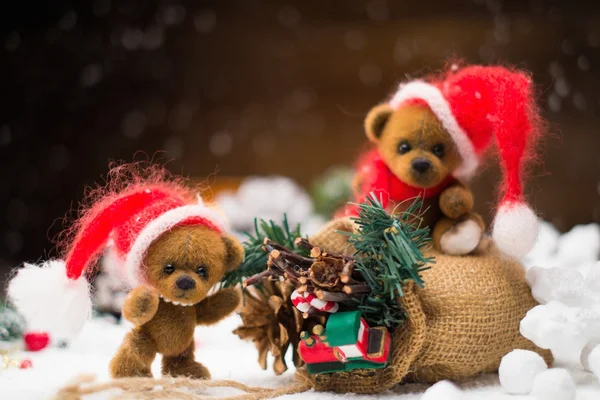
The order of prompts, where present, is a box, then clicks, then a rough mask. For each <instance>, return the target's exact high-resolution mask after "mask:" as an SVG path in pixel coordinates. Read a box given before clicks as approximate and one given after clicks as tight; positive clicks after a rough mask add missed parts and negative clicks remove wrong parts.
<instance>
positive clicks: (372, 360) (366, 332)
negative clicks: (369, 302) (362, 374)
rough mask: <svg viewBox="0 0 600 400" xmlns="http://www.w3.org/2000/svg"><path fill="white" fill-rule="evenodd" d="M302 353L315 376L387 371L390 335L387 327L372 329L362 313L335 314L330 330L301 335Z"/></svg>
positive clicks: (332, 316)
mask: <svg viewBox="0 0 600 400" xmlns="http://www.w3.org/2000/svg"><path fill="white" fill-rule="evenodd" d="M300 338H301V339H302V340H301V342H300V345H299V347H298V350H299V352H300V356H301V357H302V359H303V360H304V362H305V363H306V368H307V369H308V372H310V373H311V374H323V373H331V372H341V371H350V370H353V369H357V368H370V369H374V368H383V367H385V366H386V365H387V362H388V359H389V355H390V342H391V339H390V334H389V332H388V331H387V329H386V328H385V327H383V326H378V327H374V328H371V327H369V325H368V324H367V322H366V321H365V320H364V318H362V315H361V313H360V311H346V312H338V313H335V314H331V315H330V316H329V318H328V320H327V324H326V327H325V328H324V327H323V326H322V325H317V326H315V328H314V329H313V334H312V335H311V334H310V333H309V332H307V331H303V332H302V333H301V334H300Z"/></svg>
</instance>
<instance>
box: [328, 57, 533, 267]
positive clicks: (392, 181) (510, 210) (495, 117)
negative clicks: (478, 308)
mask: <svg viewBox="0 0 600 400" xmlns="http://www.w3.org/2000/svg"><path fill="white" fill-rule="evenodd" d="M531 86H532V83H531V79H530V78H529V76H528V75H526V74H524V73H522V72H519V71H515V70H510V69H507V68H504V67H483V66H469V67H464V68H458V67H456V66H453V67H452V68H450V69H449V71H448V72H447V73H445V74H444V75H442V76H441V77H433V78H432V79H430V80H429V81H423V80H414V81H411V82H408V83H405V84H401V85H400V88H399V89H398V91H397V92H396V93H395V94H394V95H393V96H392V99H391V100H390V101H389V102H388V103H386V104H381V105H378V106H376V107H374V108H373V109H372V110H371V111H370V112H369V113H368V115H367V118H366V120H365V130H366V135H367V137H368V139H369V140H370V141H371V143H373V144H374V148H373V149H371V150H369V151H368V152H366V153H365V154H364V155H363V156H362V157H361V158H360V160H359V162H358V165H357V172H356V177H355V188H356V196H355V201H356V202H357V203H361V202H363V201H365V198H366V196H368V195H369V193H371V192H375V194H376V195H378V196H379V197H381V199H382V201H383V203H384V206H386V207H387V209H388V210H390V211H391V210H392V209H394V208H395V207H398V208H397V210H402V209H404V208H406V207H407V206H408V205H409V204H410V201H406V200H410V199H412V198H414V197H416V196H421V197H422V198H423V199H424V210H426V212H425V216H424V221H423V222H424V223H425V224H427V225H429V226H430V227H431V228H432V236H433V244H434V247H436V248H437V249H438V250H441V251H442V252H444V253H446V254H450V255H465V254H469V253H471V252H472V251H474V250H475V249H476V248H477V247H478V245H479V243H480V240H481V238H482V235H483V233H484V231H485V226H484V222H483V219H482V218H481V216H480V215H478V214H477V213H475V212H473V194H472V193H471V191H470V190H469V188H468V187H467V186H466V182H468V181H469V180H470V179H471V177H472V176H473V175H474V174H475V173H476V172H477V169H478V167H479V165H480V163H481V162H482V160H483V157H484V154H485V152H486V150H487V149H488V147H490V143H491V139H492V137H494V136H495V139H496V145H497V148H498V152H499V158H500V164H501V167H502V170H503V175H504V182H503V184H502V187H501V189H502V191H503V192H504V194H503V198H502V200H501V201H500V204H499V207H498V210H497V214H496V218H495V221H494V229H493V239H494V241H495V243H496V245H497V246H498V247H499V248H500V250H501V251H503V252H504V253H506V254H508V255H512V256H515V257H521V256H523V255H525V254H526V253H527V252H528V251H529V250H530V249H531V248H532V247H533V245H534V243H535V240H536V238H537V233H538V219H537V216H536V215H535V214H534V212H533V211H532V210H531V209H530V208H529V207H528V206H527V204H526V203H525V200H524V198H523V194H522V175H523V168H524V164H525V162H526V161H528V160H530V159H532V158H533V152H532V151H531V149H532V148H533V146H534V145H535V142H536V139H537V137H538V136H539V133H540V126H541V124H540V117H539V115H538V114H537V111H536V108H535V104H534V101H533V95H532V87H531ZM403 202H404V203H403ZM356 213H357V207H356V206H355V205H354V206H352V205H351V206H348V207H346V208H345V209H344V210H343V211H342V213H341V215H345V216H352V215H355V214H356ZM338 215H339V214H338Z"/></svg>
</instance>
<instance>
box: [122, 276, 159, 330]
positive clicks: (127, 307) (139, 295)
mask: <svg viewBox="0 0 600 400" xmlns="http://www.w3.org/2000/svg"><path fill="white" fill-rule="evenodd" d="M159 300H160V299H159V296H158V293H157V292H156V290H154V289H152V288H150V287H148V286H138V287H136V288H135V289H133V290H132V291H131V292H129V294H127V297H125V301H124V302H123V318H125V319H126V320H127V321H129V322H131V323H132V324H134V325H135V326H140V325H144V324H145V323H146V322H148V321H150V320H151V319H152V318H153V317H154V315H155V314H156V311H157V310H158V303H159Z"/></svg>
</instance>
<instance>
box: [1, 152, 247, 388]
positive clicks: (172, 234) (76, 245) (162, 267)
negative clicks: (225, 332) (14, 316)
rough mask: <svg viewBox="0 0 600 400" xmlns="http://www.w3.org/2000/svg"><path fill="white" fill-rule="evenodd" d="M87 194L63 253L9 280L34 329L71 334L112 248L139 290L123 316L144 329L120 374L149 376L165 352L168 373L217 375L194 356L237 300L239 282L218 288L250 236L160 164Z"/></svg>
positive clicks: (121, 360) (117, 269)
mask: <svg viewBox="0 0 600 400" xmlns="http://www.w3.org/2000/svg"><path fill="white" fill-rule="evenodd" d="M88 194H89V196H90V197H89V199H90V200H89V204H88V205H87V207H82V212H81V214H80V216H79V218H78V219H77V220H76V221H75V223H74V224H73V227H72V228H71V229H70V230H68V231H67V232H66V233H65V235H64V237H65V238H66V240H65V242H64V244H65V251H64V256H65V258H64V261H63V260H50V261H47V262H45V263H43V264H42V265H41V266H40V267H38V266H35V265H29V264H26V265H25V268H23V269H21V270H19V271H18V273H17V274H16V275H15V277H14V278H13V279H12V280H11V281H10V283H9V289H8V294H9V297H10V299H11V300H12V301H13V302H14V303H15V305H16V306H17V308H18V309H19V310H20V311H21V312H22V313H23V315H24V317H25V318H26V320H27V322H28V324H29V326H30V327H31V329H34V330H38V331H45V332H48V333H50V335H51V336H53V337H54V338H61V339H62V338H69V337H72V336H74V335H75V334H76V333H77V332H78V331H79V330H80V329H81V327H82V325H83V322H84V321H85V319H86V317H87V316H89V315H90V313H91V301H90V293H89V286H90V285H89V282H88V279H91V278H93V275H94V267H95V264H96V262H95V261H96V260H97V259H98V257H100V256H101V255H104V256H105V261H106V262H105V263H104V265H105V267H107V268H110V269H112V270H111V271H109V272H110V273H112V274H114V275H116V276H119V277H121V279H122V280H123V281H124V282H126V283H127V284H128V286H129V287H131V288H134V289H133V290H132V291H131V292H130V293H129V294H128V295H127V297H126V300H125V303H124V306H123V316H124V317H125V318H126V319H128V320H129V321H131V322H133V324H134V325H135V327H134V328H133V330H132V331H131V332H130V333H128V334H127V336H126V337H125V339H124V341H123V344H122V345H121V348H120V349H119V351H118V353H117V355H116V356H115V357H114V358H113V360H112V361H111V363H110V373H111V375H112V376H113V377H125V376H150V365H151V363H152V361H153V359H154V357H155V356H156V354H157V353H161V354H162V355H163V360H162V365H163V368H162V370H163V373H164V374H168V375H173V376H176V375H182V376H189V377H194V378H201V379H207V378H209V377H210V374H209V372H208V370H207V369H206V368H205V367H204V366H203V365H202V364H199V363H197V362H195V361H194V329H195V327H196V325H198V324H203V325H208V324H212V323H215V322H217V321H219V320H220V319H222V318H223V317H225V316H226V315H228V314H230V313H231V312H233V311H234V310H235V309H236V308H237V306H238V304H239V301H240V296H239V294H238V292H236V290H235V289H225V290H220V291H217V292H215V293H214V294H212V295H209V291H210V289H211V288H212V287H213V286H215V284H216V283H217V282H219V280H220V279H221V278H222V277H223V275H224V274H225V272H227V271H230V270H232V269H233V268H236V267H237V266H238V265H239V264H240V263H241V262H242V259H243V257H244V251H243V248H242V246H241V244H240V243H239V242H238V241H237V240H236V239H234V238H233V237H232V236H230V235H228V234H227V233H226V232H225V229H224V226H225V224H224V222H223V221H222V220H221V218H220V216H219V215H218V214H217V213H216V212H215V211H214V210H213V209H211V208H210V207H208V206H207V205H205V204H204V203H203V201H202V199H201V198H200V197H199V196H198V195H197V194H196V192H195V191H193V190H191V189H190V188H189V187H188V186H187V184H186V182H182V181H180V180H178V179H176V178H173V177H171V176H168V175H167V174H166V172H165V171H164V170H163V169H161V168H159V167H156V166H149V167H148V168H145V169H140V166H139V165H137V164H134V165H121V166H117V167H115V168H114V169H113V170H111V172H110V174H109V179H108V184H107V185H106V186H104V187H99V188H97V189H94V190H89V191H88ZM107 260H108V261H107Z"/></svg>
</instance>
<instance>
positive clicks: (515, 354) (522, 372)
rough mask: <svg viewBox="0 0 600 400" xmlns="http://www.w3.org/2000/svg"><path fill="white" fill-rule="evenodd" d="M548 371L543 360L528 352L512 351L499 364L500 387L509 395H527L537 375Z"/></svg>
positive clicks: (537, 355)
mask: <svg viewBox="0 0 600 400" xmlns="http://www.w3.org/2000/svg"><path fill="white" fill-rule="evenodd" d="M546 369H548V366H547V365H546V362H545V361H544V359H543V358H542V357H541V356H540V355H539V354H537V353H535V352H533V351H529V350H513V351H511V352H510V353H508V354H507V355H505V356H504V357H502V361H501V362H500V368H499V369H498V374H499V376H500V385H502V387H503V388H504V390H506V391H507V392H508V393H510V394H529V393H530V392H531V388H532V387H533V380H534V378H535V377H536V375H537V374H539V373H540V372H542V371H545V370H546Z"/></svg>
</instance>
